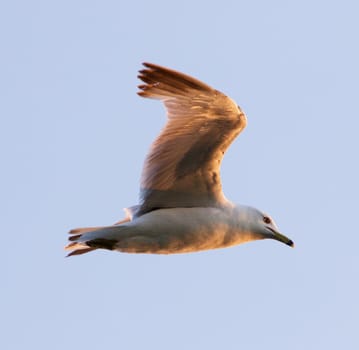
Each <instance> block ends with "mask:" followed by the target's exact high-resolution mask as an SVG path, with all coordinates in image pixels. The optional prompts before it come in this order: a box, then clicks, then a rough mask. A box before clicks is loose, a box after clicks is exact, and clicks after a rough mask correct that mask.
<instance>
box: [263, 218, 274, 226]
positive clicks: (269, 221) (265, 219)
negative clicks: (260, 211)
mask: <svg viewBox="0 0 359 350" xmlns="http://www.w3.org/2000/svg"><path fill="white" fill-rule="evenodd" d="M263 221H264V223H265V224H270V223H271V222H272V221H271V219H270V218H269V217H268V216H263Z"/></svg>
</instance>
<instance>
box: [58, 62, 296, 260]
mask: <svg viewBox="0 0 359 350" xmlns="http://www.w3.org/2000/svg"><path fill="white" fill-rule="evenodd" d="M143 65H144V67H145V68H144V69H142V70H140V71H139V75H138V78H139V79H141V80H142V82H143V84H142V85H139V90H140V91H139V92H138V95H140V96H142V97H146V98H152V99H158V100H161V101H162V102H163V103H164V105H165V107H166V110H167V116H168V119H167V123H166V125H165V127H164V129H163V130H162V131H161V133H160V135H159V136H158V137H157V139H156V140H155V141H154V143H153V144H152V146H151V148H150V151H149V153H148V155H147V157H146V160H145V163H144V166H143V171H142V176H141V185H140V198H139V204H138V205H135V206H132V207H129V208H126V209H125V213H126V216H125V218H124V219H123V220H121V221H119V222H117V223H116V224H114V225H111V226H104V227H86V228H77V229H73V230H71V231H70V236H69V241H70V242H69V244H68V245H67V246H66V248H65V249H67V250H70V253H69V254H68V256H71V255H78V254H83V253H87V252H90V251H93V250H95V249H101V248H102V249H108V250H116V251H119V252H126V253H152V254H175V253H189V252H197V251H202V250H209V249H216V248H225V247H230V246H234V245H237V244H241V243H244V242H248V241H253V240H259V239H266V238H271V239H275V240H277V241H279V242H282V243H285V244H287V245H288V246H294V244H293V241H292V240H291V239H289V238H287V237H286V236H284V235H283V234H281V233H280V232H279V230H278V228H277V226H276V224H275V223H274V221H273V219H272V218H271V217H270V216H269V215H267V214H265V213H263V212H261V211H260V210H258V209H255V208H253V207H249V206H245V205H238V204H234V203H232V202H230V201H229V200H228V199H227V198H226V197H225V196H224V194H223V192H222V185H221V178H220V166H221V162H222V158H223V155H224V153H225V151H226V150H227V148H228V147H229V146H230V144H231V143H232V141H233V140H234V139H235V138H236V137H237V136H238V135H239V134H240V132H241V131H242V130H243V129H244V128H245V126H246V124H247V118H246V116H245V114H244V113H243V111H242V110H241V108H240V107H239V106H237V104H236V103H235V102H234V101H233V100H232V99H231V98H229V97H228V96H226V95H224V94H223V93H222V92H220V91H218V90H215V89H213V88H212V87H210V86H208V85H207V84H204V83H202V82H201V81H199V80H197V79H195V78H192V77H190V76H188V75H185V74H182V73H180V72H177V71H174V70H172V69H168V68H165V67H161V66H158V65H155V64H152V63H143Z"/></svg>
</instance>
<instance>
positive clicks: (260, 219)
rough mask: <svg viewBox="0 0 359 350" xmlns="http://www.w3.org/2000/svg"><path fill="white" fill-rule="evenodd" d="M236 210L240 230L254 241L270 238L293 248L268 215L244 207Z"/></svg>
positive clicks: (289, 240) (290, 241) (238, 207)
mask: <svg viewBox="0 0 359 350" xmlns="http://www.w3.org/2000/svg"><path fill="white" fill-rule="evenodd" d="M236 210H237V211H238V220H239V221H238V224H239V226H240V228H241V229H242V230H246V231H247V232H250V233H251V234H252V235H253V238H254V239H267V238H270V239H275V240H277V241H279V242H282V243H284V244H286V245H289V246H290V247H294V243H293V241H292V240H291V239H289V238H288V237H286V236H284V235H283V234H281V233H280V232H279V230H278V227H277V225H276V224H275V222H274V220H273V219H272V218H271V217H270V216H269V215H267V214H265V213H263V212H261V211H260V210H258V209H256V208H253V207H249V206H244V205H236Z"/></svg>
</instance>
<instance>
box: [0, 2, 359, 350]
mask: <svg viewBox="0 0 359 350" xmlns="http://www.w3.org/2000/svg"><path fill="white" fill-rule="evenodd" d="M358 6H359V5H358V2H357V1H355V0H353V1H349V0H341V1H330V0H329V1H324V0H323V1H315V0H314V1H309V0H303V1H278V0H274V1H264V0H262V1H235V0H233V1H229V0H227V1H226V0H222V1H208V0H207V1H193V0H192V1H184V0H182V1H176V2H174V1H161V0H152V1H64V0H63V1H7V2H5V1H4V2H2V4H1V5H0V7H1V8H0V17H1V18H0V32H1V34H0V35H1V56H0V61H1V68H0V95H1V97H0V98H1V103H0V117H1V125H0V134H1V137H0V149H1V151H0V152H1V175H0V176H1V202H0V205H1V208H0V212H1V247H2V249H1V250H2V252H1V257H0V266H1V301H0V303H1V305H0V306H1V311H0V329H1V333H2V334H1V337H0V347H1V349H37V350H43V349H44V350H45V349H53V350H55V349H88V350H92V349H126V350H132V349H156V350H162V349H166V350H167V349H173V350H177V349H188V350H192V349H196V350H198V349H206V350H211V349H227V350H231V349H246V350H252V349H253V350H254V349H255V350H257V349H276V350H281V349H283V350H284V349H298V350H299V349H300V350H302V349H326V350H332V349H333V350H334V349H335V350H336V349H346V350H354V349H359V335H358V325H359V299H358V296H359V257H358V256H359V253H358V250H359V248H358V245H359V213H358V207H359V200H358V195H359V193H358V192H359V191H358V178H359V170H358V150H359V142H358V129H359V122H358V102H359V95H358V88H359V85H358V84H359V83H358V82H359V69H358V66H359V64H358V63H359V46H358V33H359V24H358V23H359V22H358V16H359V8H358ZM143 61H149V62H154V63H158V64H162V65H165V66H168V67H171V68H174V69H177V70H180V71H183V72H185V73H188V74H190V75H193V76H195V77H197V78H199V79H201V80H203V81H205V82H206V83H208V84H210V85H212V86H214V87H215V88H217V89H219V90H221V91H223V92H225V93H226V94H228V95H229V96H231V97H232V98H233V99H235V100H236V101H237V103H238V104H239V105H240V106H241V107H242V109H243V110H244V111H245V112H246V114H247V117H248V127H247V129H246V130H245V131H244V132H243V134H241V136H240V137H239V138H238V139H237V140H236V141H235V142H234V143H233V145H232V147H231V148H230V150H229V151H228V153H227V154H226V156H225V158H224V161H223V164H222V179H223V184H224V192H225V194H226V196H227V197H228V198H230V199H231V200H232V201H234V202H238V203H243V204H249V205H253V206H256V207H258V208H260V209H262V210H265V211H267V212H268V213H270V214H271V215H272V216H273V217H274V219H275V220H276V222H277V224H278V226H279V227H280V229H281V231H282V232H283V233H285V234H287V235H288V236H289V237H290V238H292V239H293V240H294V241H295V243H296V248H295V249H290V248H289V247H287V246H285V245H282V244H280V243H278V242H275V241H267V240H266V241H260V242H254V243H249V244H245V245H241V246H237V247H234V248H230V249H223V250H217V251H209V252H202V253H197V254H186V255H174V256H154V255H153V256H150V255H129V254H119V253H113V252H108V251H97V252H94V253H91V254H88V255H84V256H81V257H74V258H69V259H65V258H64V256H65V252H64V251H63V246H64V245H65V244H66V239H67V231H68V230H69V229H71V228H74V227H78V226H91V225H106V224H112V223H114V222H115V221H117V220H119V219H120V218H122V216H123V213H122V208H123V207H127V206H130V205H133V204H136V203H137V194H138V185H139V177H140V172H141V167H142V162H143V159H144V157H145V154H146V152H147V150H148V147H149V145H150V144H151V142H152V141H153V139H154V137H155V136H156V135H157V134H158V133H159V131H160V129H161V127H162V126H163V124H164V123H165V112H164V108H163V107H162V106H161V104H160V103H159V102H157V101H151V100H145V99H141V98H139V97H138V96H137V95H136V91H137V88H136V85H137V84H138V83H139V81H138V80H137V78H136V76H137V71H138V69H140V68H141V62H143ZM179 146H180V145H179Z"/></svg>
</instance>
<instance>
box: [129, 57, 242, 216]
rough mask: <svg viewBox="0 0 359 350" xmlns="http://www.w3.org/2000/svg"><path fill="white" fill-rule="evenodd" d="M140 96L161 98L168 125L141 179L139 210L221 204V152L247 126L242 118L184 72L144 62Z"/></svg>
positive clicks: (235, 108)
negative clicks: (165, 110)
mask: <svg viewBox="0 0 359 350" xmlns="http://www.w3.org/2000/svg"><path fill="white" fill-rule="evenodd" d="M143 65H144V66H145V67H146V69H143V70H141V71H140V74H139V76H138V77H139V78H140V79H141V80H142V81H143V82H144V83H145V84H144V85H140V86H139V89H140V90H141V91H139V92H138V94H139V95H140V96H142V97H148V98H154V99H159V100H162V101H163V103H164V105H165V107H166V109H167V115H168V121H167V124H166V126H165V128H164V129H163V130H162V132H161V134H160V135H159V136H158V138H157V139H156V140H155V142H154V143H153V144H152V146H151V149H150V151H149V154H148V155H147V158H146V160H145V164H144V167H143V172H142V178H141V202H140V205H141V207H140V208H139V209H138V211H137V213H136V215H137V216H138V215H141V214H143V213H145V212H148V211H151V210H153V209H155V208H170V207H194V206H205V207H209V206H222V205H225V204H226V203H227V200H226V199H225V197H224V195H223V193H222V186H221V180H220V174H219V170H220V165H221V161H222V157H223V154H224V152H225V151H226V150H227V148H228V147H229V145H230V144H231V142H232V141H233V140H234V139H235V137H236V136H237V135H238V134H239V133H240V132H241V131H242V130H243V129H244V127H245V126H246V117H245V115H244V113H243V112H242V111H241V109H240V108H239V107H238V106H237V105H236V103H235V102H234V101H233V100H231V99H230V98H229V97H227V96H225V95H224V94H223V93H221V92H219V91H217V90H215V89H213V88H211V87H210V86H208V85H206V84H204V83H202V82H200V81H198V80H196V79H194V78H192V77H189V76H187V75H185V74H182V73H179V72H176V71H173V70H170V69H167V68H164V67H161V66H157V65H154V64H150V63H144V64H143Z"/></svg>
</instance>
